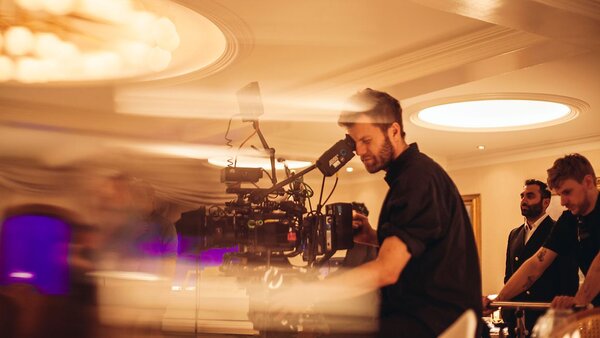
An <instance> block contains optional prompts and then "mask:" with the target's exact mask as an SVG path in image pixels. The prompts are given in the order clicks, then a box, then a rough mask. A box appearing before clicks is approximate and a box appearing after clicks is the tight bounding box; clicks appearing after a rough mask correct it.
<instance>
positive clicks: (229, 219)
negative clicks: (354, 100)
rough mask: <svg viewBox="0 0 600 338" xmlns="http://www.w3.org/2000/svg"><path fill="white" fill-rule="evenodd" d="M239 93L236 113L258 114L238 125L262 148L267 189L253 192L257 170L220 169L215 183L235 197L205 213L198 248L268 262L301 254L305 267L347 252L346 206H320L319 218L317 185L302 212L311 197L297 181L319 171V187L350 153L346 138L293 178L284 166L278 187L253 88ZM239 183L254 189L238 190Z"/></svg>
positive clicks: (272, 152)
mask: <svg viewBox="0 0 600 338" xmlns="http://www.w3.org/2000/svg"><path fill="white" fill-rule="evenodd" d="M240 92H241V94H240V93H238V96H239V97H240V100H239V101H240V110H241V111H244V110H249V109H250V110H254V111H259V113H258V114H254V115H253V114H246V115H245V116H244V120H243V121H246V122H252V123H253V127H254V129H255V130H256V133H257V135H258V136H259V138H260V140H261V143H262V145H263V147H264V149H265V150H266V152H267V153H269V155H270V160H271V175H269V177H270V178H271V183H272V184H273V185H272V186H271V187H269V188H258V187H256V184H257V183H258V182H259V181H260V179H261V178H262V177H263V172H266V171H265V170H264V169H262V168H240V167H234V166H230V167H227V168H224V169H223V171H222V174H221V182H222V183H225V184H226V186H227V189H226V192H227V193H232V194H235V195H236V196H237V198H236V199H235V200H233V201H231V202H227V203H226V204H225V206H224V207H211V208H209V209H208V210H207V214H206V222H205V227H206V229H205V231H204V232H205V234H206V236H205V239H206V241H205V243H204V247H230V246H234V245H238V246H239V249H240V253H246V254H248V255H253V256H254V257H267V258H268V259H270V257H272V256H280V257H281V256H283V257H293V256H297V255H299V254H302V258H303V260H304V261H306V262H308V263H309V264H310V265H311V266H314V265H316V266H318V265H320V264H322V263H324V262H325V261H327V260H328V259H329V258H331V256H332V255H333V254H334V253H335V252H336V251H337V250H342V249H349V248H352V246H353V238H352V236H353V231H352V204H351V203H333V204H328V205H325V206H324V207H325V213H322V208H323V206H322V205H321V198H322V197H323V191H322V190H323V186H322V187H321V193H320V197H319V203H318V204H317V206H316V209H315V210H307V208H306V204H307V202H308V204H309V206H311V209H312V205H311V202H310V197H312V196H313V190H312V189H311V188H310V187H309V186H308V185H307V184H305V183H304V182H303V176H304V175H305V174H307V173H308V172H310V171H312V170H314V169H319V171H320V172H321V173H322V174H323V183H324V182H325V177H330V176H332V175H333V174H335V173H336V172H337V171H338V170H339V169H340V168H342V167H343V166H344V165H345V164H346V163H347V162H348V161H350V159H352V157H354V149H355V143H354V141H353V140H352V138H350V136H348V135H346V138H345V139H342V140H340V141H338V142H337V143H336V144H334V145H333V146H332V147H331V148H330V149H328V150H327V151H326V152H325V153H324V154H323V155H322V156H321V157H320V158H319V159H318V160H317V161H316V163H315V164H313V165H311V166H310V167H308V168H306V169H304V170H302V171H300V172H298V173H291V172H290V171H289V169H287V167H286V174H287V176H288V177H287V178H286V179H285V180H283V181H281V182H279V183H278V182H277V177H276V170H275V149H273V148H270V147H269V146H268V145H267V142H266V140H265V138H264V136H263V134H262V133H261V131H260V128H259V125H258V118H257V115H259V114H260V113H262V105H261V104H259V103H260V102H259V103H257V102H256V100H257V99H256V98H259V93H258V85H257V84H256V83H251V84H250V85H249V86H248V87H246V88H244V89H242V90H241V91H240ZM249 97H250V98H252V97H254V98H255V100H254V102H250V101H251V100H250V99H249ZM248 107H250V108H248ZM336 183H337V181H336ZM244 184H245V185H248V184H250V185H254V186H253V187H250V188H248V187H243V185H244ZM334 189H335V187H334ZM325 202H326V201H325Z"/></svg>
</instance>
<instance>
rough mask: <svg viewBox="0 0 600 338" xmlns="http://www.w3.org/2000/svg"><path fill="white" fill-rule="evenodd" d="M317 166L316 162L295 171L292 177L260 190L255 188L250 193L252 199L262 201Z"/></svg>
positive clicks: (252, 200)
mask: <svg viewBox="0 0 600 338" xmlns="http://www.w3.org/2000/svg"><path fill="white" fill-rule="evenodd" d="M316 167H317V165H316V164H313V165H311V166H310V167H308V168H306V169H304V170H302V171H300V172H298V173H293V174H292V175H290V177H288V178H286V179H285V180H283V181H281V182H279V183H277V184H275V185H274V186H272V187H270V188H266V189H259V190H255V191H253V192H251V193H250V201H251V202H252V203H260V202H261V201H262V200H263V199H264V198H265V197H267V196H269V194H270V193H272V192H274V191H276V190H279V189H281V188H283V187H284V186H286V185H288V184H290V183H292V182H293V181H295V180H296V179H297V178H299V177H302V176H304V175H306V174H307V173H308V172H310V171H312V170H314V169H315V168H316Z"/></svg>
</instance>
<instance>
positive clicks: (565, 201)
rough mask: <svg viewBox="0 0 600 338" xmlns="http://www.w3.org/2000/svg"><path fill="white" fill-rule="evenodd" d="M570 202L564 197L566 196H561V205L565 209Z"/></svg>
mask: <svg viewBox="0 0 600 338" xmlns="http://www.w3.org/2000/svg"><path fill="white" fill-rule="evenodd" d="M568 201H569V199H568V198H566V197H564V196H561V197H560V205H562V206H563V207H564V206H565V205H567V202H568Z"/></svg>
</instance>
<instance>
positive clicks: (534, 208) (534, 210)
mask: <svg viewBox="0 0 600 338" xmlns="http://www.w3.org/2000/svg"><path fill="white" fill-rule="evenodd" d="M542 203H543V200H540V202H539V203H537V204H534V205H531V206H528V207H527V209H523V208H521V215H523V216H525V217H526V218H529V219H531V218H537V217H539V216H540V215H541V214H542V213H543V212H544V210H543V206H542Z"/></svg>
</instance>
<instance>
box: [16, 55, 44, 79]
mask: <svg viewBox="0 0 600 338" xmlns="http://www.w3.org/2000/svg"><path fill="white" fill-rule="evenodd" d="M15 79H17V80H19V81H21V82H25V83H34V82H44V81H47V78H46V73H45V72H44V69H43V65H42V63H41V62H40V61H39V60H37V59H34V58H31V57H24V58H20V59H19V60H17V66H16V72H15Z"/></svg>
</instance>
